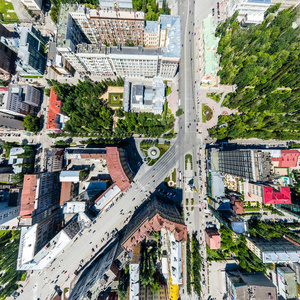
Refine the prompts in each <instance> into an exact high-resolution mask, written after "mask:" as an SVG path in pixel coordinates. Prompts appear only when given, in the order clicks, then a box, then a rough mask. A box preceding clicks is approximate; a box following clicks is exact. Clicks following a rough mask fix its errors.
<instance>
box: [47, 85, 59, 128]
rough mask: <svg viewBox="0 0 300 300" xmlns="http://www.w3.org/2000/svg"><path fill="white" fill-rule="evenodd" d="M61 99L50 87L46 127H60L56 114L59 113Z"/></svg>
mask: <svg viewBox="0 0 300 300" xmlns="http://www.w3.org/2000/svg"><path fill="white" fill-rule="evenodd" d="M61 107H62V101H61V99H60V98H59V97H58V96H57V95H56V93H55V92H54V90H53V87H51V90H50V98H49V108H48V116H47V125H46V129H61V127H60V123H59V118H58V116H57V115H58V114H60V113H61Z"/></svg>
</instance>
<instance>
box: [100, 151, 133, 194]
mask: <svg viewBox="0 0 300 300" xmlns="http://www.w3.org/2000/svg"><path fill="white" fill-rule="evenodd" d="M106 164H107V168H108V172H109V175H110V177H111V178H112V180H113V181H114V182H115V183H116V184H117V186H118V187H119V188H120V190H121V191H122V192H124V191H125V190H127V189H128V188H129V187H130V181H129V179H128V177H127V176H126V174H125V172H124V170H123V167H122V164H121V161H120V156H119V151H118V148H117V147H106Z"/></svg>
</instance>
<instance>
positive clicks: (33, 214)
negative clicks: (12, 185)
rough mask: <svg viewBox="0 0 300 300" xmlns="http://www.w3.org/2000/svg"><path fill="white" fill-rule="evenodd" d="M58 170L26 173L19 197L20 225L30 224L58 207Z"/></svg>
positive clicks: (43, 217) (45, 216)
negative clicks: (20, 196)
mask: <svg viewBox="0 0 300 300" xmlns="http://www.w3.org/2000/svg"><path fill="white" fill-rule="evenodd" d="M60 189H61V188H60V182H59V172H53V173H39V174H30V175H29V174H26V175H25V176H24V182H23V191H22V198H21V211H20V217H21V219H20V225H21V226H31V225H33V224H36V223H40V222H41V221H42V220H43V219H45V218H47V217H48V216H51V215H52V213H53V212H54V211H55V210H56V209H57V208H59V195H60Z"/></svg>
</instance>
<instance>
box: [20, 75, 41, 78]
mask: <svg viewBox="0 0 300 300" xmlns="http://www.w3.org/2000/svg"><path fill="white" fill-rule="evenodd" d="M22 77H23V78H43V76H37V75H32V76H30V75H28V76H22Z"/></svg>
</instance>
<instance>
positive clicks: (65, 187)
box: [59, 182, 72, 206]
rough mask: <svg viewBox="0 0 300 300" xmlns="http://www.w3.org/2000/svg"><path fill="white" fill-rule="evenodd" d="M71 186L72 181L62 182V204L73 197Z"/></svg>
mask: <svg viewBox="0 0 300 300" xmlns="http://www.w3.org/2000/svg"><path fill="white" fill-rule="evenodd" d="M71 187H72V182H62V183H61V191H60V203H59V205H60V206H63V205H64V204H65V203H66V202H67V201H69V200H70V199H71Z"/></svg>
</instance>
